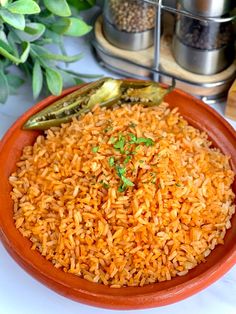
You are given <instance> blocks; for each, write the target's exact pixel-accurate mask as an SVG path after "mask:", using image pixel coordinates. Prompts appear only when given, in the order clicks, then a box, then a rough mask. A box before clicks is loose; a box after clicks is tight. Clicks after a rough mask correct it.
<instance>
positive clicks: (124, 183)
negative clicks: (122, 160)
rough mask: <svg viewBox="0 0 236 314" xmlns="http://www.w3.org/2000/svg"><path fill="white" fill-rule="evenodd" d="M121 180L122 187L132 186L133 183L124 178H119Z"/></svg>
mask: <svg viewBox="0 0 236 314" xmlns="http://www.w3.org/2000/svg"><path fill="white" fill-rule="evenodd" d="M121 180H122V181H123V185H126V186H134V183H133V182H132V181H130V180H129V179H127V178H126V177H124V176H122V177H121Z"/></svg>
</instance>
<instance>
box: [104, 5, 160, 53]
mask: <svg viewBox="0 0 236 314" xmlns="http://www.w3.org/2000/svg"><path fill="white" fill-rule="evenodd" d="M155 17H156V9H155V6H153V5H150V4H148V3H145V2H144V1H142V0H105V3H104V22H103V30H104V34H105V36H106V38H107V39H108V40H109V41H110V42H111V43H112V44H113V45H115V46H117V47H119V48H122V49H127V50H141V49H145V48H147V47H149V46H151V45H152V44H153V36H154V26H155Z"/></svg>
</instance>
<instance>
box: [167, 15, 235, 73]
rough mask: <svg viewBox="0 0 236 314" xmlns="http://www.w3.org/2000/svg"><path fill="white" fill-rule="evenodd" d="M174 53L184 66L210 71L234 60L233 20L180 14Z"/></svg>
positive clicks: (174, 37) (198, 70)
mask: <svg viewBox="0 0 236 314" xmlns="http://www.w3.org/2000/svg"><path fill="white" fill-rule="evenodd" d="M173 54H174V57H175V59H176V62H177V63H178V64H179V65H180V66H182V67H183V68H185V69H187V70H189V71H191V72H193V73H197V74H204V75H211V74H215V73H218V72H220V71H222V70H224V69H225V68H226V67H227V66H229V65H230V64H231V63H232V62H233V60H234V30H233V24H232V22H231V21H230V22H215V21H209V20H198V19H195V18H192V17H191V18H190V17H187V16H180V17H179V18H178V20H177V23H176V29H175V35H174V36H173Z"/></svg>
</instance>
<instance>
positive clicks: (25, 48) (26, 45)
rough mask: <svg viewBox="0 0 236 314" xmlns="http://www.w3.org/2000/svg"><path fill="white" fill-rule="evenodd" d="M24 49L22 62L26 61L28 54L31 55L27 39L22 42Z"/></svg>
mask: <svg viewBox="0 0 236 314" xmlns="http://www.w3.org/2000/svg"><path fill="white" fill-rule="evenodd" d="M22 49H23V53H22V55H21V57H20V62H21V63H25V61H26V60H27V58H28V56H29V52H30V43H29V42H27V41H25V42H23V43H22Z"/></svg>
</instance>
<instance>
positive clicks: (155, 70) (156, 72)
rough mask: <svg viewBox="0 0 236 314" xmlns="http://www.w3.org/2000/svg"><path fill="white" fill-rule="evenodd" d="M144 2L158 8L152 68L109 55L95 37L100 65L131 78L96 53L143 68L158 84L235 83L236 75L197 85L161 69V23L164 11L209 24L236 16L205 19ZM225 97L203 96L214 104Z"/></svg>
mask: <svg viewBox="0 0 236 314" xmlns="http://www.w3.org/2000/svg"><path fill="white" fill-rule="evenodd" d="M143 1H144V2H146V3H148V4H151V5H154V6H156V23H155V28H154V56H153V60H154V62H153V65H152V67H149V66H145V65H141V64H138V63H136V62H133V61H131V60H127V59H125V58H122V57H118V56H114V55H112V54H110V53H108V52H107V51H106V50H105V49H104V48H103V47H102V46H101V45H100V44H99V43H98V42H97V41H96V39H95V37H94V35H93V38H92V40H91V43H92V45H93V47H94V48H95V51H94V53H95V55H96V57H97V59H98V60H99V63H100V64H101V65H102V66H103V67H105V68H108V69H109V70H111V71H112V72H115V73H118V74H120V75H125V76H130V73H129V72H127V71H125V70H123V69H117V68H115V67H113V66H112V65H110V64H109V63H107V62H104V61H103V60H101V58H100V57H99V56H98V54H97V53H96V51H99V52H101V53H103V54H104V55H106V56H107V57H110V58H113V59H116V60H118V61H123V62H125V63H128V64H130V65H133V66H135V67H138V68H141V69H143V70H148V71H149V72H150V73H151V74H152V79H153V80H154V81H156V82H159V81H160V80H161V77H162V76H163V77H166V78H168V79H170V80H171V85H172V86H175V85H176V81H180V82H182V83H186V84H192V85H195V86H199V87H204V88H214V87H217V86H221V85H223V84H227V83H230V82H232V81H233V79H234V78H235V74H236V73H234V75H233V76H232V77H229V78H227V79H226V80H224V81H217V82H212V83H197V82H192V81H191V82H190V81H188V80H186V79H184V78H181V77H178V76H175V75H172V74H169V73H167V72H166V71H164V70H162V69H160V46H161V22H162V20H161V19H162V17H161V15H162V11H166V12H169V13H173V14H175V15H178V14H180V15H183V16H186V17H189V18H193V19H196V20H199V21H208V22H216V23H224V22H230V21H233V20H234V19H236V15H233V16H229V17H203V16H199V15H195V14H192V13H190V12H187V11H185V10H182V9H179V8H173V7H170V6H167V5H163V4H162V0H143ZM132 76H133V77H136V78H143V76H140V75H133V74H132ZM224 96H225V95H222V94H220V95H217V96H214V97H211V96H210V97H208V96H203V97H202V100H203V101H205V102H206V103H214V102H215V101H216V98H217V100H219V99H221V98H222V97H224Z"/></svg>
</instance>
